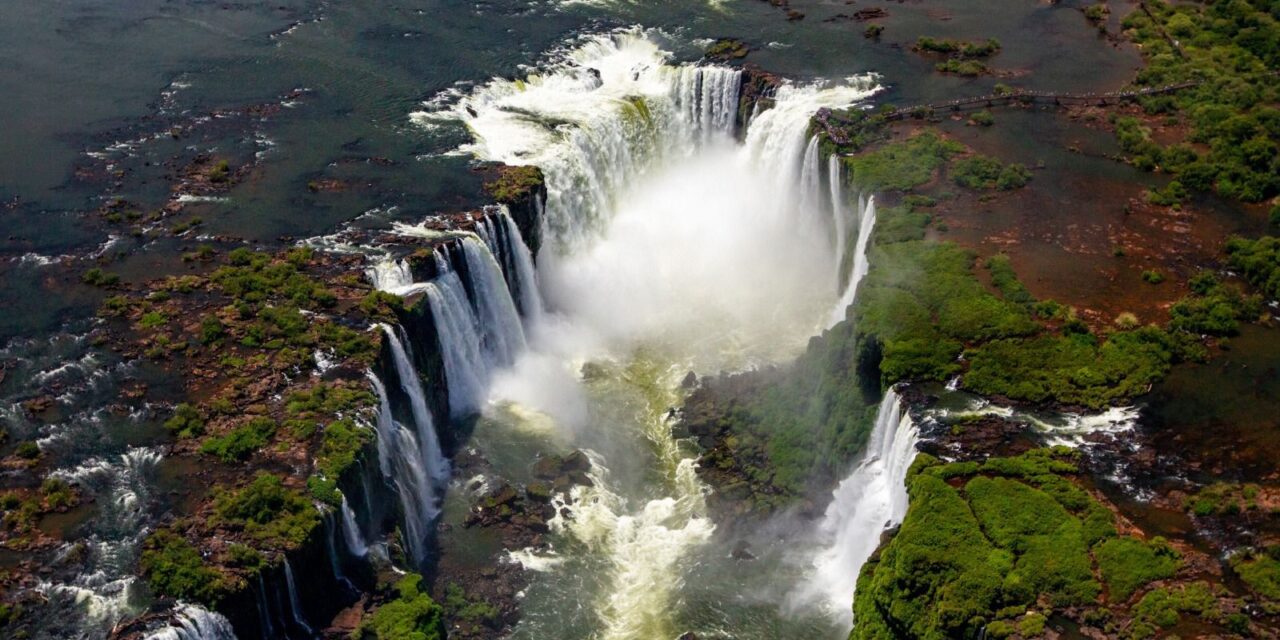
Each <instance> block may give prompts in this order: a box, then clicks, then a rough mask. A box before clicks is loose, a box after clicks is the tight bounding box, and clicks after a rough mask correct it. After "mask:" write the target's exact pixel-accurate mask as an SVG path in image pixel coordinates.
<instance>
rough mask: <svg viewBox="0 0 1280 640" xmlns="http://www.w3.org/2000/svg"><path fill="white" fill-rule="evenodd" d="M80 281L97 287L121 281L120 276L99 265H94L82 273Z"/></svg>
mask: <svg viewBox="0 0 1280 640" xmlns="http://www.w3.org/2000/svg"><path fill="white" fill-rule="evenodd" d="M80 281H81V282H83V283H85V284H88V285H93V286H95V287H109V286H111V285H114V284H116V283H118V282H120V276H118V275H116V274H114V273H109V272H107V271H103V270H102V269H100V268H98V267H93V268H92V269H89V270H88V271H85V272H84V273H82V274H80Z"/></svg>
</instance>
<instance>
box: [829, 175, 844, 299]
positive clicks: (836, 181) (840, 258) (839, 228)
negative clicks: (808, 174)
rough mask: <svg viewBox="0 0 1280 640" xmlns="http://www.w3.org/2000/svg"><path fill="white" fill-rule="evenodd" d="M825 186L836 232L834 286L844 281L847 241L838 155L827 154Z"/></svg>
mask: <svg viewBox="0 0 1280 640" xmlns="http://www.w3.org/2000/svg"><path fill="white" fill-rule="evenodd" d="M827 187H828V188H829V189H830V190H831V227H832V229H833V230H834V231H835V234H836V288H837V289H838V288H839V287H840V284H841V283H843V282H844V274H842V273H841V271H840V270H841V269H842V268H843V267H844V251H845V245H846V244H848V242H849V238H848V235H849V231H848V227H849V221H848V220H846V219H845V215H846V214H845V212H844V203H845V199H846V198H847V197H848V194H846V193H845V190H844V181H843V180H842V173H841V170H840V156H838V155H836V154H834V153H833V154H831V155H829V156H827Z"/></svg>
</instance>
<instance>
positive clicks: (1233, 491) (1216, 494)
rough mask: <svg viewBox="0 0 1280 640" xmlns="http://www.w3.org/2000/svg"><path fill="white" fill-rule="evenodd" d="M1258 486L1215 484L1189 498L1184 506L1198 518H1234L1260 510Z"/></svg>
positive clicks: (1203, 488) (1259, 488) (1259, 490)
mask: <svg viewBox="0 0 1280 640" xmlns="http://www.w3.org/2000/svg"><path fill="white" fill-rule="evenodd" d="M1260 492H1261V487H1259V486H1258V485H1256V484H1235V483H1229V482H1215V483H1213V484H1211V485H1209V486H1207V487H1202V488H1201V489H1200V490H1199V491H1197V492H1196V493H1194V494H1193V495H1190V496H1187V499H1186V500H1185V501H1184V503H1183V506H1184V507H1185V508H1186V509H1187V510H1188V511H1190V512H1191V513H1194V514H1195V515H1197V516H1201V517H1205V516H1233V515H1236V514H1238V513H1241V512H1244V511H1255V510H1257V509H1258V494H1259V493H1260Z"/></svg>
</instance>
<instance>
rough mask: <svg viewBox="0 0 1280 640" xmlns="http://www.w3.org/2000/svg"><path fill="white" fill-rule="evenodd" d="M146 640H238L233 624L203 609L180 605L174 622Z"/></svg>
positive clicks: (191, 605)
mask: <svg viewBox="0 0 1280 640" xmlns="http://www.w3.org/2000/svg"><path fill="white" fill-rule="evenodd" d="M144 640H236V634H235V630H233V629H232V628H231V622H230V621H228V620H227V619H226V618H225V617H223V616H222V615H221V614H219V613H214V612H212V611H209V610H208V609H205V608H203V607H200V606H197V605H193V604H185V603H181V602H180V603H178V606H177V607H176V608H175V609H174V612H173V622H171V623H170V624H169V626H167V627H164V628H163V629H157V630H155V631H152V632H151V633H148V634H147V635H146V636H145V639H144Z"/></svg>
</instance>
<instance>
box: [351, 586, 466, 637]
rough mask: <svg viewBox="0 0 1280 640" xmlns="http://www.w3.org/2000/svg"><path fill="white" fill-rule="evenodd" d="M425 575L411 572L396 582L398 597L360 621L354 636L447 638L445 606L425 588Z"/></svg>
mask: <svg viewBox="0 0 1280 640" xmlns="http://www.w3.org/2000/svg"><path fill="white" fill-rule="evenodd" d="M421 585H422V576H420V575H418V574H416V573H411V574H408V575H406V576H405V577H403V578H401V579H400V582H398V583H396V587H395V588H396V593H397V597H396V599H394V600H392V601H390V602H388V603H386V604H383V605H382V606H380V607H378V608H377V609H375V610H374V612H373V613H372V614H371V615H369V616H367V617H365V619H364V620H362V621H361V622H360V627H359V628H358V629H356V631H355V633H353V634H352V637H353V638H356V639H358V640H359V639H364V640H444V638H445V626H444V609H443V608H442V607H441V606H440V605H438V604H436V602H435V601H434V600H432V599H431V596H429V595H427V594H426V593H425V592H423V591H422V590H421Z"/></svg>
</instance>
